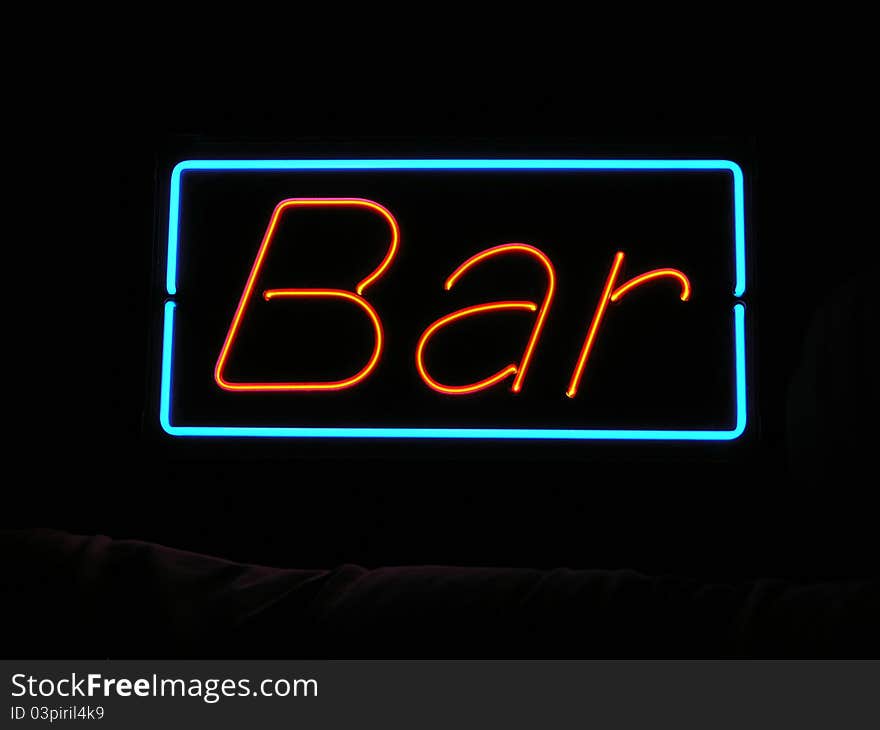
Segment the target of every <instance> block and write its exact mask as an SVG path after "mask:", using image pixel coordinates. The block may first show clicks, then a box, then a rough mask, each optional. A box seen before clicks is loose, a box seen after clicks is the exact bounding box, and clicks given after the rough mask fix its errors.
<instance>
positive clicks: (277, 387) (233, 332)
mask: <svg viewBox="0 0 880 730" xmlns="http://www.w3.org/2000/svg"><path fill="white" fill-rule="evenodd" d="M328 206H329V207H349V208H367V209H369V210H373V211H375V212H377V213H379V214H380V215H381V216H382V217H383V218H385V220H386V221H387V222H388V224H389V226H390V228H391V242H390V244H389V246H388V251H387V252H386V254H385V257H384V259H383V260H382V262H381V263H380V264H379V266H378V267H377V268H376V269H375V270H374V271H373V272H372V273H371V274H370V275H369V276H367V277H366V278H365V279H363V280H362V281H361V282H360V283H359V284H358V285H357V287H356V291H357V294H354V293H352V292H348V291H344V290H339V289H272V290H268V291H266V292H265V294H264V296H265V298H266V300H267V301H269V300H271V299H273V298H275V297H317V298H322V297H323V298H327V297H336V298H342V299H346V300H348V301H351V302H353V303H355V304H357V305H358V306H359V307H361V308H362V309H363V310H364V311H365V312H366V313H367V315H368V316H369V317H370V320H371V321H372V323H373V327H374V330H375V345H374V347H373V354H372V356H371V357H370V360H369V362H368V363H367V364H366V365H365V366H364V367H363V368H362V369H361V370H360V371H358V373H357V374H355V375H353V376H352V377H350V378H346V379H345V380H338V381H329V382H317V383H311V382H309V383H307V382H292V383H233V382H230V381H228V380H226V378H224V376H223V371H224V369H225V367H226V362H227V360H228V358H229V353H230V351H231V349H232V346H233V343H234V342H235V338H236V337H237V335H238V330H239V327H240V326H241V321H242V318H243V317H244V313H245V310H246V309H247V307H248V304H249V303H250V300H251V297H252V295H253V290H254V286H255V284H256V281H257V279H258V278H259V275H260V271H261V269H262V266H263V261H264V260H265V258H266V253H267V252H268V250H269V246H270V244H271V242H272V238H273V236H274V235H275V230H276V228H277V226H278V221H279V219H280V218H281V215H282V214H283V213H284V211H285V210H287V209H288V208H296V207H303V208H313V207H328ZM399 241H400V228H399V226H398V225H397V221H396V220H395V219H394V216H392V215H391V213H390V212H389V211H388V209H387V208H385V207H383V206H381V205H379V204H378V203H375V202H373V201H372V200H364V199H362V198H289V199H287V200H282V201H281V202H280V203H278V205H276V206H275V210H273V211H272V216H271V218H270V219H269V225H268V227H267V228H266V232H265V234H263V240H262V242H261V243H260V248H259V251H258V252H257V256H256V258H255V259H254V263H253V266H251V272H250V274H249V275H248V279H247V283H246V284H245V287H244V291H243V292H242V295H241V299H239V302H238V307H237V308H236V310H235V315H234V316H233V318H232V323H231V324H230V326H229V331H228V332H227V333H226V339H225V340H224V342H223V347H222V348H221V350H220V355H219V356H218V358H217V363H216V365H215V366H214V381H215V382H216V383H217V385H218V386H220V387H221V388H223V390H228V391H251V392H253V391H303V390H305V391H310V390H342V389H344V388H350V387H352V386H353V385H357V384H358V383H359V382H361V381H362V380H363V379H364V378H366V377H367V376H369V374H370V373H371V372H372V371H373V370H374V369H375V367H376V365H377V364H378V362H379V358H380V356H381V354H382V346H383V342H384V337H383V334H382V324H381V320H380V319H379V315H378V314H377V313H376V310H375V309H373V307H372V306H371V305H370V304H369V303H368V302H367V301H366V300H365V299H363V297H361V296H360V294H362V293H363V291H364V290H365V289H366V288H367V287H368V286H370V285H371V284H372V283H373V282H375V281H376V280H378V279H379V277H381V276H382V274H384V273H385V271H386V270H387V269H388V267H389V266H390V265H391V262H392V260H393V259H394V256H395V255H396V253H397V247H398V243H399Z"/></svg>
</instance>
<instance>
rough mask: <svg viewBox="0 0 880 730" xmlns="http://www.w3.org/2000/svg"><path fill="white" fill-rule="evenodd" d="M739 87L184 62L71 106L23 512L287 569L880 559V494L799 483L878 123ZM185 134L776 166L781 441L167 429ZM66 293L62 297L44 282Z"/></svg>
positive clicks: (52, 116)
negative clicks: (325, 79)
mask: <svg viewBox="0 0 880 730" xmlns="http://www.w3.org/2000/svg"><path fill="white" fill-rule="evenodd" d="M739 73H740V75H739V76H735V77H734V78H732V79H729V78H725V79H721V78H714V79H713V82H712V83H711V84H709V85H707V84H705V83H704V82H703V81H700V82H698V83H694V84H693V85H692V86H688V88H687V89H682V90H680V91H679V92H678V93H675V94H673V93H671V92H670V90H669V89H668V88H667V87H666V86H664V87H662V88H659V87H655V88H654V89H653V90H651V89H648V90H646V91H645V92H644V93H641V92H637V91H635V90H634V89H632V88H630V87H627V88H626V89H625V91H626V93H621V94H619V95H615V96H613V99H614V102H613V103H611V102H608V103H605V102H602V103H600V102H599V101H598V100H597V98H596V96H595V94H591V95H589V96H588V95H585V94H583V93H580V89H581V87H580V86H579V85H577V84H575V83H574V82H572V83H571V84H568V85H566V84H562V85H561V86H559V87H556V86H554V87H553V88H552V89H551V88H550V87H549V86H546V85H543V86H542V84H541V83H537V84H536V83H532V84H530V85H528V86H524V85H519V84H518V83H514V84H513V88H512V89H511V90H510V91H509V93H505V94H503V95H499V94H498V93H497V90H493V89H486V88H484V87H482V86H480V87H479V88H476V89H469V90H464V89H463V88H461V87H460V86H458V85H457V84H446V85H444V86H443V89H442V91H441V90H439V89H437V88H434V87H431V89H430V93H428V90H427V88H426V87H427V82H424V83H423V84H421V85H420V87H419V88H420V89H421V90H422V91H423V92H424V93H422V94H418V93H416V91H417V90H413V87H412V86H411V85H410V86H398V87H397V88H398V93H397V94H396V95H395V97H394V103H388V101H387V99H385V98H383V99H381V100H379V101H377V99H376V96H375V93H374V90H373V89H370V88H364V87H359V86H357V85H351V84H346V85H322V84H316V83H311V84H309V85H303V84H299V85H297V86H295V87H294V86H292V85H291V86H289V87H285V88H286V89H287V93H284V94H281V93H277V89H276V93H274V94H273V95H271V96H265V95H263V94H261V93H258V91H257V90H256V89H248V90H243V87H242V85H227V84H225V83H216V85H214V86H211V87H210V89H209V90H206V88H205V87H204V85H202V84H201V83H200V82H199V81H198V79H197V78H194V77H193V76H191V75H190V76H185V75H184V76H185V77H184V76H182V75H181V74H174V75H173V84H170V83H169V79H170V78H171V76H170V75H169V76H168V77H162V78H156V79H152V78H150V79H141V83H135V82H132V81H131V80H129V82H128V83H127V84H126V87H125V88H124V89H123V88H121V87H119V86H118V85H114V84H112V83H110V82H109V81H108V82H107V83H104V84H93V85H92V86H93V88H90V89H89V93H79V92H82V89H81V88H79V89H78V93H77V94H75V95H70V94H68V95H65V96H59V97H58V98H57V99H55V100H50V101H49V103H48V104H47V108H46V110H45V111H44V112H42V113H41V114H40V119H39V123H40V124H39V126H38V127H37V135H38V137H39V141H40V144H41V145H42V148H43V149H46V150H52V151H53V152H56V153H57V154H55V155H54V156H52V157H51V159H50V160H48V159H47V162H45V163H41V164H40V165H38V166H37V168H38V169H37V170H36V171H35V178H34V180H33V182H29V183H28V184H29V186H30V187H29V189H30V190H32V191H33V197H34V198H37V199H39V200H42V201H45V200H46V199H47V198H48V199H54V198H53V197H52V196H53V195H54V196H55V197H72V198H73V199H74V200H75V203H74V206H73V208H74V210H73V211H71V212H70V213H65V215H63V216H62V215H57V214H53V213H51V210H52V209H51V207H49V208H48V210H49V211H50V212H49V213H47V212H46V211H47V207H46V206H45V205H44V206H43V207H42V208H41V210H42V216H43V217H42V218H41V219H40V220H41V221H42V220H43V219H52V222H53V223H57V224H59V226H58V232H57V233H53V234H51V235H50V234H48V233H47V234H45V235H44V236H37V238H34V234H33V231H32V232H31V236H30V238H29V239H28V240H29V241H32V242H34V241H36V242H43V243H45V244H46V245H40V246H34V247H33V249H34V252H35V253H36V254H37V256H36V258H37V259H38V261H36V262H35V263H32V264H31V266H32V267H33V268H31V269H29V271H32V272H34V273H33V274H32V275H31V277H30V278H29V279H28V283H29V284H30V285H31V287H32V288H30V289H29V292H30V299H28V300H26V301H28V302H30V303H29V304H28V305H27V307H28V313H29V315H31V316H29V317H28V318H27V319H26V320H25V321H26V323H27V326H26V327H25V328H24V330H25V331H24V332H22V333H21V335H20V336H21V337H22V338H23V339H22V341H23V342H24V343H25V344H26V347H24V348H22V352H23V353H24V355H23V360H22V362H21V363H20V364H19V365H18V367H20V368H22V369H24V370H25V371H26V375H27V376H28V379H30V381H31V383H32V385H29V386H28V388H27V392H26V393H24V394H23V395H24V397H25V410H24V416H25V417H24V420H23V421H22V423H23V424H24V426H23V427H22V428H21V432H20V433H19V434H17V436H16V438H17V439H21V440H22V441H23V443H24V446H23V449H22V451H21V454H20V456H18V457H13V458H17V459H18V463H17V466H19V467H21V471H20V472H19V476H18V477H16V478H13V479H11V481H10V483H9V484H8V485H7V487H6V494H7V497H8V503H9V505H10V506H11V508H12V509H11V511H10V514H13V515H16V516H18V517H20V518H21V521H23V522H29V523H33V522H38V523H42V524H45V525H48V526H52V527H62V528H68V529H72V530H75V531H83V532H103V533H105V534H110V535H112V536H116V537H135V538H141V539H148V540H154V541H158V542H162V543H165V544H168V545H172V546H175V547H180V548H186V549H192V550H197V551H201V552H209V553H213V554H217V555H221V556H224V557H228V558H232V559H237V560H247V561H255V562H263V563H267V564H273V565H281V566H297V567H324V566H331V565H336V564H338V563H340V562H357V563H361V564H364V565H368V566H374V565H385V564H416V563H444V564H459V565H515V566H537V567H554V566H559V565H567V566H571V567H590V568H609V569H610V568H622V567H626V568H634V569H638V570H642V571H647V572H663V573H679V574H688V575H695V576H699V577H702V578H706V579H724V578H729V577H733V578H736V577H756V576H780V577H789V578H814V579H815V578H823V577H842V576H847V575H862V574H867V573H873V572H876V567H875V565H874V563H875V558H874V556H875V555H876V537H875V534H874V531H873V527H874V522H875V514H876V513H875V512H874V511H873V509H872V504H873V501H874V499H873V490H872V488H871V487H870V486H869V484H868V483H867V480H865V481H862V480H859V479H852V478H847V479H837V478H834V475H833V474H832V473H829V474H824V475H821V476H822V479H817V480H814V481H812V482H807V481H803V480H799V479H797V478H795V476H794V474H793V472H792V469H791V468H790V465H789V463H788V455H787V452H786V448H785V433H786V407H787V393H788V384H789V382H790V381H791V378H792V374H793V372H794V370H795V368H796V366H797V364H798V362H799V359H800V358H801V356H802V352H803V350H802V346H803V338H804V334H805V332H806V330H807V327H808V324H809V321H810V317H811V316H812V314H813V312H814V311H815V310H816V309H817V307H818V306H819V305H820V304H821V303H822V302H823V300H825V299H826V298H827V297H829V296H832V295H833V293H834V291H835V289H836V287H837V286H838V285H839V284H840V283H842V282H844V281H846V280H847V279H848V278H849V277H851V276H853V275H855V274H856V273H858V272H859V271H860V270H863V269H864V268H865V267H866V266H867V263H866V262H867V259H866V254H867V248H868V247H867V245H866V241H868V240H869V238H870V235H871V231H872V230H873V229H872V227H871V219H872V213H871V210H872V208H871V204H870V195H869V190H870V185H869V183H870V175H869V174H868V173H866V168H867V169H870V164H869V159H868V157H869V155H870V151H869V143H870V140H871V131H870V130H871V125H870V124H869V123H868V122H869V121H870V120H867V119H866V118H865V117H863V116H862V115H861V114H860V113H859V112H857V111H851V110H848V109H847V108H846V107H843V106H841V105H840V103H839V99H838V100H837V101H835V102H834V103H833V104H832V103H831V102H830V101H829V99H830V98H831V97H821V96H820V97H818V98H817V97H815V96H812V95H811V96H809V97H807V98H806V99H805V102H804V105H803V107H802V106H795V105H793V104H789V103H785V104H779V103H777V104H773V103H772V102H770V101H768V97H766V96H764V95H763V94H758V93H754V94H748V93H745V92H744V89H745V88H749V87H751V86H757V85H758V84H759V82H758V80H757V76H755V75H754V74H753V72H752V71H750V70H747V69H742V70H741V71H740V72H739ZM245 86H247V85H246V84H245ZM612 86H613V84H612ZM172 87H173V88H174V90H173V91H171V90H169V89H170V88H172ZM407 89H408V90H409V91H407ZM707 89H715V90H717V92H718V93H717V94H709V93H708V92H707ZM768 91H771V89H768ZM709 96H711V99H710V98H709ZM622 98H623V99H626V100H628V101H626V102H624V101H621V99H622ZM44 101H45V100H44ZM74 101H75V103H73V102H74ZM181 134H182V135H184V136H185V137H186V141H185V146H186V147H187V148H188V149H190V150H194V149H198V147H199V145H200V140H203V139H207V138H210V139H211V140H212V141H218V140H219V141H223V140H226V141H229V142H232V143H235V145H236V146H237V149H238V150H239V151H240V152H241V153H242V154H248V155H252V156H255V157H256V156H260V152H261V150H264V149H267V148H277V147H278V146H279V145H290V148H291V149H292V150H293V149H295V150H296V151H297V153H298V152H299V151H300V150H306V149H307V150H310V151H312V152H313V154H314V156H341V157H342V156H344V157H355V156H377V157H415V156H424V155H428V154H430V155H437V156H446V157H449V156H460V157H470V156H473V157H477V156H480V157H482V156H493V155H497V156H511V157H513V156H516V157H529V156H541V157H554V156H559V157H603V156H658V157H691V156H706V157H726V158H730V159H734V160H736V159H749V160H751V161H752V165H753V166H752V170H751V173H750V176H749V189H748V191H747V219H748V221H749V231H748V234H747V235H748V241H749V243H750V251H751V255H752V261H753V264H754V267H755V268H754V271H753V275H752V276H751V277H750V282H749V306H750V317H751V321H752V324H753V325H754V329H753V337H752V338H751V343H752V348H751V353H750V354H751V358H752V367H753V368H754V377H753V378H752V381H751V382H752V386H753V390H752V393H753V404H754V407H755V410H754V413H753V414H752V427H753V429H754V430H753V434H759V437H757V436H755V435H753V436H752V437H750V438H747V439H745V440H744V441H742V442H738V443H737V444H735V445H726V446H723V447H722V446H719V447H718V448H715V447H713V446H707V447H703V448H701V449H700V450H699V453H696V452H695V451H694V450H693V449H692V448H689V447H686V446H685V447H683V446H680V445H663V446H662V447H661V446H656V447H651V446H648V447H645V448H639V449H636V450H633V449H631V448H629V447H628V446H627V445H608V446H607V447H603V448H602V449H601V451H597V452H596V453H593V454H587V455H584V454H578V455H574V454H572V453H571V451H570V450H566V449H565V448H561V449H560V448H556V447H555V446H553V445H547V446H542V447H540V448H537V449H525V448H524V449H521V448H517V449H516V451H515V452H511V451H510V449H509V447H504V448H502V447H499V446H498V445H482V446H479V447H476V448H475V447H472V446H467V445H455V446H450V445H448V444H444V443H434V444H419V445H417V446H413V447H412V448H407V449H406V450H405V452H402V453H395V454H388V453H387V452H383V451H377V450H375V449H373V448H372V447H371V446H370V445H369V444H353V445H348V446H346V447H344V448H342V449H341V450H340V451H335V450H327V449H323V448H319V447H317V446H316V447H315V448H314V450H313V452H312V453H310V454H309V455H308V458H301V457H302V455H297V454H286V453H285V452H284V450H283V447H281V448H279V446H278V444H277V443H276V444H272V445H265V444H257V443H246V444H241V443H237V444H235V445H231V444H230V443H229V442H219V443H200V444H187V445H186V447H185V448H178V445H177V444H171V445H170V446H169V444H168V443H167V442H157V441H156V440H155V439H153V438H152V437H151V436H150V435H149V434H148V433H147V432H146V431H145V426H144V424H145V423H146V422H148V421H150V420H151V419H152V417H153V416H152V414H153V412H154V411H153V410H152V408H153V404H154V400H153V399H154V398H155V381H154V379H153V378H154V373H153V371H152V367H153V365H154V363H155V362H156V361H157V357H156V354H157V353H156V352H155V350H154V348H155V344H156V337H155V334H156V332H155V325H156V320H155V315H156V312H157V309H156V306H155V298H154V294H155V288H154V287H155V281H154V279H153V276H154V273H155V271H154V270H155V266H154V264H155V260H156V249H155V246H156V241H157V235H156V231H157V227H158V228H159V229H161V224H162V221H161V217H160V215H159V213H158V209H157V206H156V199H155V195H156V190H157V185H158V182H157V178H156V170H157V156H158V155H159V154H160V152H161V150H163V149H165V150H167V149H169V146H171V147H173V142H169V139H172V138H173V139H180V137H179V135H181ZM171 151H172V153H173V149H172V150H171ZM193 156H197V155H193ZM50 163H51V164H50ZM68 193H69V195H68ZM159 238H161V237H159ZM50 281H51V282H53V283H54V282H56V281H57V282H58V284H59V287H58V288H56V289H52V290H49V289H48V288H44V290H42V291H39V293H38V291H37V290H38V288H39V285H42V286H43V287H46V284H47V282H50ZM46 291H52V292H58V293H59V296H57V297H54V296H52V295H50V294H48V293H46ZM59 373H61V374H62V377H59ZM868 397H869V395H868V393H865V398H868ZM853 430H854V432H856V433H858V428H855V427H854V429H853ZM340 456H344V457H345V458H339V457H340ZM863 456H864V458H865V463H869V460H870V459H869V456H868V455H867V454H863Z"/></svg>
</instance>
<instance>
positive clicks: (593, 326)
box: [565, 251, 623, 398]
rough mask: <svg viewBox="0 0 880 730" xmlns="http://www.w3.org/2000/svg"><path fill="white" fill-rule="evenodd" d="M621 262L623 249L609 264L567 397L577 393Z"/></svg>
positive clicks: (572, 396)
mask: <svg viewBox="0 0 880 730" xmlns="http://www.w3.org/2000/svg"><path fill="white" fill-rule="evenodd" d="M621 264H623V251H618V252H617V253H616V254H614V263H613V264H611V271H610V272H609V274H608V279H606V281H605V288H604V289H603V290H602V296H601V298H600V299H599V305H598V306H597V307H596V312H595V313H594V314H593V321H592V322H591V323H590V329H589V330H588V331H587V337H586V339H585V340H584V344H583V346H582V347H581V354H580V356H579V357H578V361H577V365H576V366H575V368H574V372H573V373H572V374H571V382H570V383H569V384H568V390H567V391H566V392H565V394H566V395H567V396H568V397H569V398H574V397H575V395H576V394H577V390H578V386H580V383H581V376H582V375H583V373H584V367H585V366H586V364H587V358H588V357H589V356H590V350H592V349H593V342H594V341H595V339H596V332H597V331H598V330H599V325H600V324H601V323H602V318H603V317H604V316H605V310H606V309H607V308H608V300H609V299H611V292H612V291H613V289H614V282H615V281H617V274H618V272H619V271H620V266H621Z"/></svg>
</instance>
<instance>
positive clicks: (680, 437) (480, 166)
mask: <svg viewBox="0 0 880 730" xmlns="http://www.w3.org/2000/svg"><path fill="white" fill-rule="evenodd" d="M188 170H198V171H206V170H215V171H222V172H232V171H256V170H271V171H277V170H324V171H326V170H374V171H375V170H519V171H522V170H605V171H615V170H618V171H619V170H661V171H662V170H727V171H728V172H730V173H731V174H732V176H733V198H734V199H733V204H734V261H735V272H736V273H735V284H734V291H733V295H734V296H735V297H742V296H743V295H744V294H745V290H746V253H745V204H744V194H743V173H742V169H741V168H740V166H739V165H737V164H736V163H735V162H731V161H730V160H498V159H485V160H480V159H460V160H459V159H436V160H433V159H424V160H397V159H394V160H184V161H183V162H179V163H178V164H177V165H175V167H174V170H173V171H172V173H171V197H170V207H169V211H168V258H167V269H166V278H165V289H166V291H167V293H168V296H170V297H173V296H174V295H175V294H176V293H177V255H178V233H179V222H180V187H181V181H182V178H183V174H184V173H185V172H187V171H188ZM175 308H176V303H175V302H174V301H170V300H169V301H166V302H165V310H164V322H163V334H162V372H161V385H160V388H161V390H160V397H159V423H160V424H161V426H162V429H163V430H164V431H165V432H166V433H168V434H169V435H171V436H222V437H251V438H253V437H256V438H279V437H280V438H382V439H394V438H417V439H433V438H440V439H444V438H448V439H535V440H563V439H566V440H630V441H732V440H734V439H736V438H739V437H740V436H741V435H742V434H743V432H744V431H745V429H746V421H747V402H746V356H745V348H746V344H745V306H744V305H743V304H742V303H741V302H737V303H735V304H734V305H733V327H734V349H735V352H734V358H735V389H736V425H735V426H734V427H733V428H732V429H728V430H658V429H554V428H345V427H338V428H326V427H321V428H315V427H309V426H273V427H262V426H174V425H172V423H171V390H172V379H171V370H172V358H173V355H174V312H175Z"/></svg>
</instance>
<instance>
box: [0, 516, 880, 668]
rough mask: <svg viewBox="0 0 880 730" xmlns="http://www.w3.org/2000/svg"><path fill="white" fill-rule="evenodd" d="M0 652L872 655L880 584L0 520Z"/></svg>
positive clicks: (877, 641) (878, 640)
mask: <svg viewBox="0 0 880 730" xmlns="http://www.w3.org/2000/svg"><path fill="white" fill-rule="evenodd" d="M0 555H2V561H3V562H2V569H3V575H4V576H5V579H4V592H5V594H6V595H5V596H4V598H3V605H4V615H3V622H2V625H3V630H2V638H0V643H2V646H3V647H4V655H6V656H7V657H31V658H36V657H56V658H58V657H64V656H77V657H112V658H128V657H140V658H145V657H195V656H199V657H208V656H222V657H253V658H257V657H271V656H278V657H285V658H309V657H323V658H333V657H338V658H344V657H377V658H394V657H419V658H432V657H484V658H493V657H547V658H555V657H660V656H664V657H701V656H709V657H723V656H777V657H793V656H808V657H826V656H840V657H852V656H876V655H877V654H878V648H880V635H878V624H880V620H878V616H880V582H878V581H877V580H870V581H859V582H844V583H826V584H818V585H800V584H788V583H784V582H778V581H759V582H752V583H745V584H741V585H721V584H717V585H707V584H701V583H698V582H695V581H689V580H679V579H676V578H672V577H648V576H645V575H640V574H638V573H634V572H630V571H598V570H566V569H559V570H552V571H539V570H523V569H497V568H491V569H488V568H487V569H478V568H453V567H428V566H425V567H406V568H382V569H377V570H366V569H364V568H361V567H358V566H354V565H344V566H341V567H338V568H336V569H333V570H292V569H291V570H282V569H276V568H267V567H260V566H255V565H244V564H240V563H234V562H229V561H226V560H220V559H217V558H213V557H208V556H204V555H198V554H194V553H188V552H182V551H178V550H172V549H169V548H166V547H162V546H159V545H153V544H149V543H142V542H136V541H128V540H110V539H109V538H106V537H101V536H92V537H89V536H79V535H71V534H68V533H64V532H58V531H52V530H18V531H5V532H2V533H0Z"/></svg>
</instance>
